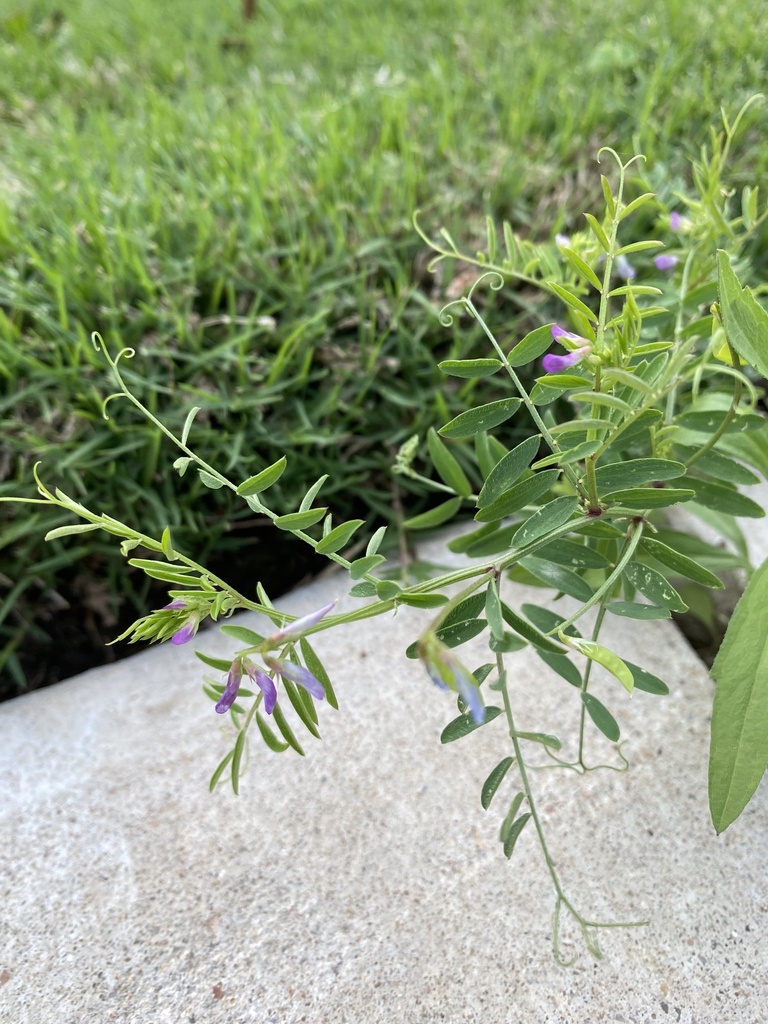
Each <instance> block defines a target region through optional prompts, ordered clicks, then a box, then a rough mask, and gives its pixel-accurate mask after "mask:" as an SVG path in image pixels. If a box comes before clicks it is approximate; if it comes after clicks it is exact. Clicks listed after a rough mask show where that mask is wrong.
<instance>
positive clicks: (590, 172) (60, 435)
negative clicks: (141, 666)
mask: <svg viewBox="0 0 768 1024" xmlns="http://www.w3.org/2000/svg"><path fill="white" fill-rule="evenodd" d="M752 9H753V7H752V5H750V4H748V3H746V2H744V0H739V2H733V3H731V4H729V5H728V12H727V17H725V16H723V7H722V4H721V3H714V2H712V0H696V2H693V0H677V2H674V0H673V2H670V0H664V2H661V0H657V2H650V3H646V4H644V5H642V7H640V8H638V7H637V5H634V4H628V3H623V2H618V0H613V2H611V3H608V2H598V3H594V4H591V5H584V4H583V3H581V2H579V3H576V2H575V0H558V2H557V3H555V2H540V0H537V2H533V0H522V2H519V3H510V2H508V0H484V2H483V3H479V2H471V0H441V2H440V3H437V2H431V0H426V2H425V0H412V2H411V0H400V2H397V0H394V2H390V3H381V4H360V3H353V2H352V0H339V2H337V3H335V4H328V3H326V2H320V0H303V2H300V0H285V2H280V0H274V2H272V3H268V2H266V0H260V2H259V3H258V4H257V7H256V17H255V18H254V19H253V20H252V21H249V22H247V23H246V22H244V21H243V20H242V15H241V5H240V3H239V2H237V0H229V2H225V0H219V2H218V3H211V2H210V0H165V2H163V3H157V2H155V0H125V2H124V3H122V4H120V5H107V4H100V3H95V2H92V0H72V2H71V3H69V4H67V5H60V4H58V3H57V2H56V0H10V6H9V5H8V4H7V3H6V4H5V5H4V6H3V10H2V13H0V431H1V435H2V436H1V437H0V494H11V493H30V494H31V493H32V491H33V488H32V483H31V466H32V464H33V463H34V462H35V461H36V460H38V459H42V460H43V463H44V465H43V474H44V476H45V478H46V479H48V480H49V481H52V482H53V481H54V480H55V482H56V483H58V485H59V486H61V487H62V488H63V489H65V490H67V491H69V492H70V493H72V494H73V495H74V496H76V497H77V496H78V495H86V494H87V496H88V500H89V503H90V504H91V506H92V507H94V508H97V509H101V508H103V509H104V510H105V511H107V512H109V511H110V510H118V511H119V513H120V514H121V515H122V516H123V517H124V518H126V519H127V520H128V521H134V522H136V523H137V524H141V525H142V526H143V527H144V528H145V529H146V530H147V531H148V532H155V533H159V532H160V531H161V530H162V529H163V527H164V526H165V525H167V524H168V522H169V521H170V525H171V526H172V527H174V538H175V539H176V542H177V544H179V545H181V546H184V545H187V546H188V547H189V549H190V550H194V551H195V553H196V554H197V555H199V556H202V557H205V556H206V552H207V551H209V550H211V549H213V548H214V547H215V546H216V545H217V544H219V543H220V541H221V538H222V536H223V535H224V534H225V533H227V532H228V531H231V530H232V528H233V527H235V526H237V525H238V524H240V525H242V520H244V519H246V518H247V517H248V515H250V512H249V510H248V509H247V508H239V507H237V506H235V505H234V504H232V503H231V500H230V497H229V495H227V494H224V493H222V492H221V491H217V492H211V491H206V490H205V488H204V487H203V486H202V485H201V484H200V482H199V481H197V480H195V481H193V480H187V479H185V480H183V481H179V479H178V478H177V477H175V474H174V473H173V472H172V470H171V468H170V467H171V462H172V461H173V459H174V458H175V453H174V452H172V451H171V450H170V449H169V448H168V447H166V446H163V445H161V443H160V438H159V437H158V435H157V433H156V432H155V431H154V430H152V429H149V428H148V426H147V424H145V423H144V422H139V421H138V420H137V418H136V417H135V415H134V414H133V413H132V412H131V410H130V409H129V408H128V407H127V405H124V404H123V403H119V402H115V403H112V404H111V406H110V413H111V416H112V419H111V420H110V421H104V420H103V419H102V416H101V401H102V399H103V397H104V396H105V395H107V394H109V392H110V390H111V385H110V382H109V380H108V377H107V374H106V372H105V366H104V364H103V362H102V361H101V360H100V359H99V358H98V356H97V354H96V353H95V351H94V350H93V348H92V346H91V344H90V340H89V336H90V333H91V331H94V330H98V331H99V332H100V333H101V334H102V335H103V336H104V338H105V339H106V340H107V342H108V343H109V344H110V345H111V347H112V348H113V350H116V349H117V348H119V347H121V346H123V345H130V346H132V347H134V348H135V350H136V358H135V359H134V360H133V363H132V364H131V369H130V374H133V375H134V376H133V378H132V382H133V384H134V385H135V386H136V388H137V390H138V392H139V394H140V395H141V396H142V397H143V398H144V399H145V401H147V403H148V404H149V405H150V407H151V408H153V410H155V411H157V412H158V413H159V414H161V415H162V416H163V417H165V418H167V420H168V423H169V425H170V426H172V427H174V428H175V429H176V430H177V431H178V430H179V429H180V425H181V424H182V423H183V421H184V418H185V416H186V414H187V412H188V410H189V409H190V408H191V407H192V406H193V405H199V406H201V407H202V410H203V411H202V413H201V414H200V416H199V417H198V420H197V421H196V426H195V428H194V431H195V433H194V434H193V438H194V439H195V441H196V444H197V447H198V448H199V449H200V450H201V452H202V453H203V454H204V455H205V457H206V459H207V460H208V461H209V462H212V463H216V464H217V465H220V466H221V468H222V469H225V470H226V471H228V472H234V473H236V474H237V473H239V474H241V475H242V477H243V478H244V477H246V476H249V475H252V474H254V473H256V472H258V471H259V470H260V469H261V468H263V467H264V466H266V465H268V464H270V463H271V462H273V461H275V459H277V458H279V457H280V456H281V455H283V454H287V455H288V456H289V470H288V472H286V474H285V476H284V478H283V479H282V480H281V484H280V486H281V487H282V494H281V500H282V501H283V502H284V505H285V511H290V510H292V509H293V508H294V507H295V505H296V503H297V502H298V500H299V499H300V496H301V494H302V493H303V485H306V484H307V483H308V482H311V481H312V480H314V479H316V478H317V477H318V476H319V475H320V474H321V473H323V472H327V473H329V474H330V476H331V479H330V481H329V482H328V484H327V485H326V487H325V489H324V497H325V500H326V501H330V503H331V505H332V506H333V507H334V508H335V509H336V510H338V512H339V514H340V515H342V516H344V517H347V516H349V515H350V514H351V513H353V512H356V513H360V512H361V510H362V511H363V512H366V511H370V512H372V513H373V514H374V515H376V516H378V517H382V516H383V517H387V516H389V515H391V513H390V508H391V507H392V500H393V499H392V481H391V478H390V476H389V473H388V466H389V464H390V462H391V458H392V453H393V451H394V450H395V449H396V448H397V446H398V445H399V444H400V443H401V442H402V441H403V440H405V439H406V438H407V437H409V436H410V435H411V434H413V433H417V432H418V433H420V434H422V436H423V435H424V434H425V432H426V430H427V428H428V427H429V426H430V425H434V424H437V423H439V422H443V421H444V420H445V419H446V418H447V417H448V416H449V415H453V414H455V413H456V412H458V411H460V410H461V407H462V400H463V397H464V396H465V394H466V392H467V390H471V389H472V388H473V387H475V386H476V385H475V384H473V383H469V384H464V385H462V387H463V388H464V389H465V391H464V392H463V393H462V392H461V391H458V392H457V391H455V390H452V387H453V385H452V386H450V387H449V385H447V384H446V382H445V380H444V379H443V378H442V377H441V376H440V375H439V373H438V371H437V370H436V369H435V363H436V361H437V358H457V357H458V358H461V357H466V356H471V355H477V354H480V353H481V351H482V342H481V339H480V337H479V335H478V333H477V331H476V329H475V328H474V327H472V326H471V325H468V324H460V325H458V326H457V328H456V329H455V330H454V332H453V333H451V332H448V331H446V330H445V329H444V328H442V327H441V326H440V325H439V323H438V322H437V319H436V317H435V316H434V315H433V312H432V308H433V307H435V306H439V305H440V304H441V302H442V301H443V300H444V298H445V292H446V289H447V288H448V287H449V285H450V283H451V282H450V280H449V278H448V277H444V278H443V280H442V282H441V281H440V280H436V279H434V278H433V277H431V276H430V275H428V274H427V273H426V272H425V270H424V263H425V261H424V260H423V258H422V257H423V244H422V243H421V241H420V239H419V238H418V236H417V235H416V233H415V232H414V230H413V226H412V216H413V212H414V210H415V209H417V208H421V209H422V210H423V213H422V223H423V224H424V225H425V226H426V227H427V228H428V229H430V230H432V229H434V228H436V227H437V225H438V224H444V225H446V226H447V227H448V228H449V229H450V230H451V232H452V233H453V234H454V235H455V236H456V237H457V238H459V239H465V240H467V239H469V240H472V239H475V238H477V239H478V240H479V239H480V237H481V226H482V224H483V222H484V219H485V216H486V215H490V216H492V217H494V218H495V219H497V220H501V219H504V218H506V219H509V220H510V221H512V223H513V225H514V226H515V228H516V230H520V231H521V232H523V233H524V234H528V235H530V236H532V237H534V238H551V237H552V235H553V234H554V232H555V231H556V230H569V229H570V228H573V227H576V226H578V225H577V222H576V219H575V218H576V217H577V215H578V214H579V213H580V212H581V209H582V208H584V207H585V208H589V207H590V206H592V205H593V199H596V198H597V189H596V181H597V175H596V172H595V168H594V165H593V160H594V155H595V153H596V151H597V149H598V148H599V147H600V146H602V145H608V144H610V145H611V146H613V147H614V148H615V149H617V150H618V151H619V152H621V153H623V154H624V155H628V154H629V153H630V152H632V151H643V152H645V153H646V155H647V157H648V160H649V165H650V167H651V176H652V180H653V183H654V185H655V187H657V188H658V190H659V191H660V192H661V193H662V195H666V196H669V195H671V194H672V192H673V191H674V190H675V189H678V188H682V187H684V183H685V175H686V173H687V172H686V168H687V163H688V160H689V159H690V158H691V157H694V156H695V155H696V153H697V151H698V148H699V146H700V145H701V144H702V143H703V142H704V141H705V140H706V132H705V129H706V126H707V125H708V124H710V123H711V122H712V121H713V119H715V118H716V116H717V112H718V108H719V106H720V104H721V103H727V105H728V107H729V109H737V108H738V107H739V106H741V104H742V103H743V101H744V100H745V99H747V98H748V96H749V95H750V94H752V93H753V92H755V91H757V90H758V89H759V87H760V85H761V84H762V78H763V61H764V53H765V43H766V33H765V31H764V30H762V29H760V28H759V26H755V25H754V24H753V15H752V14H751V13H750V12H751V10H752ZM761 117H762V118H764V114H761V113H758V114H757V115H756V116H755V117H753V118H752V120H751V124H750V127H749V129H748V134H747V136H746V139H745V140H744V143H743V145H742V158H741V163H740V164H738V165H737V167H736V172H735V178H736V181H737V182H738V181H739V179H740V177H741V178H743V180H744V181H747V180H749V181H753V180H758V179H759V177H760V175H761V174H763V173H764V172H765V167H766V159H767V157H766V151H765V149H764V148H763V147H761V146H759V145H758V144H757V143H758V140H759V138H760V127H761V125H760V118H761ZM763 130H764V120H763ZM448 269H450V268H448ZM542 309H543V307H542V305H541V300H540V298H538V297H536V296H534V295H530V294H527V293H525V292H520V291H517V290H514V289H508V290H507V291H506V292H505V293H504V296H503V298H502V299H501V300H499V301H498V303H497V308H496V310H495V312H494V311H488V318H489V323H490V325H491V326H492V327H493V328H494V329H495V330H498V331H499V332H500V334H501V335H502V336H505V335H507V336H510V337H512V336H513V335H514V334H515V333H517V332H519V330H521V329H522V324H521V323H520V320H521V318H523V317H527V318H528V319H531V318H532V317H533V318H534V319H535V318H536V317H537V316H540V315H541V314H542ZM454 383H455V382H454ZM483 387H485V385H483ZM494 397H499V396H498V395H496V394H493V393H489V396H488V400H491V399H492V398H494ZM403 486H408V485H407V484H403ZM418 507H419V505H418V501H416V502H415V504H413V505H412V506H410V507H409V510H411V511H414V510H418ZM1 508H2V512H0V515H2V517H3V520H2V534H1V535H0V549H2V552H3V562H2V574H1V575H0V652H2V653H0V674H3V673H6V674H7V676H8V677H9V678H13V679H14V681H15V683H16V684H18V685H19V686H23V685H24V672H23V669H22V664H21V662H20V661H19V659H18V656H17V651H18V649H19V648H20V646H21V645H23V644H24V643H26V642H27V641H28V640H29V637H30V636H33V637H35V638H36V640H37V642H39V643H41V644H42V643H43V642H44V640H45V629H44V628H43V627H42V626H41V625H40V623H39V622H38V623H37V624H35V619H36V614H37V611H38V609H39V607H40V606H41V603H43V604H44V603H46V602H49V598H50V588H51V587H52V586H53V582H54V579H56V578H57V575H58V576H59V577H60V575H61V574H62V572H65V573H66V572H67V571H70V569H71V570H72V571H73V572H74V571H75V568H74V567H78V570H79V569H81V568H82V562H83V560H84V559H86V560H88V565H89V572H90V573H91V574H92V575H93V576H94V578H96V577H102V578H104V579H106V582H107V586H106V592H105V598H104V600H105V601H107V602H110V601H111V602H113V603H117V602H118V601H128V602H129V603H130V602H132V603H133V604H134V605H135V606H136V607H137V608H138V607H140V605H141V602H142V601H143V600H144V593H143V591H142V590H141V589H140V585H139V583H138V582H137V581H134V580H133V579H132V578H131V577H129V576H127V575H126V571H125V568H124V566H123V561H122V559H121V558H120V556H119V554H116V552H115V551H114V549H113V546H112V545H111V544H110V543H109V542H107V541H106V540H105V541H99V540H98V539H95V535H94V534H88V535H86V541H87V543H86V542H83V543H81V544H75V543H72V542H70V543H66V542H62V541H56V542H53V543H52V544H50V545H44V544H43V543H42V541H41V537H42V533H43V532H44V530H45V529H46V528H52V527H53V526H55V525H60V524H59V523H58V522H57V521H55V520H53V519H52V518H50V517H48V518H46V519H45V521H43V519H42V517H41V516H38V515H34V514H33V515H30V514H28V513H27V512H26V511H24V512H19V511H18V510H16V511H14V509H13V508H12V507H11V506H9V505H3V506H1ZM232 536H234V537H235V538H236V537H238V536H245V534H237V533H235V534H233V535H232ZM230 540H231V538H230ZM230 546H231V547H233V549H234V551H235V552H236V550H237V543H233V544H231V545H230ZM254 582H255V581H254ZM46 595H48V597H46Z"/></svg>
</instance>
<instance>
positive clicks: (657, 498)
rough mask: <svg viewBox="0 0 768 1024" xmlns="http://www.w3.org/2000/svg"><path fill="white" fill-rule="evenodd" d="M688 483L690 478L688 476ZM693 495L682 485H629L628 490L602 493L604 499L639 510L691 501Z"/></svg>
mask: <svg viewBox="0 0 768 1024" xmlns="http://www.w3.org/2000/svg"><path fill="white" fill-rule="evenodd" d="M686 483H688V478H686ZM692 497H693V491H692V490H690V489H684V488H681V487H629V488H627V490H623V491H611V493H610V494H603V495H602V498H603V500H604V501H608V502H611V503H612V504H615V505H623V506H624V508H631V509H637V510H638V511H642V510H644V509H648V508H666V507H667V506H668V505H677V504H679V503H680V502H681V501H690V500H691V498H692Z"/></svg>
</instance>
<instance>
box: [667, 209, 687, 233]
mask: <svg viewBox="0 0 768 1024" xmlns="http://www.w3.org/2000/svg"><path fill="white" fill-rule="evenodd" d="M684 223H685V218H684V217H683V215H682V214H681V213H678V212H677V210H673V211H672V213H670V215H669V226H670V228H671V229H672V230H673V231H680V229H681V228H682V227H683V226H684Z"/></svg>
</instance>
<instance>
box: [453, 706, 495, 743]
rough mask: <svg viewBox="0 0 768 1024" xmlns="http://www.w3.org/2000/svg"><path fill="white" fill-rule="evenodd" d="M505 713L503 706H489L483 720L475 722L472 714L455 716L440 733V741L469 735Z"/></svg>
mask: <svg viewBox="0 0 768 1024" xmlns="http://www.w3.org/2000/svg"><path fill="white" fill-rule="evenodd" d="M503 714H504V712H503V711H502V710H501V708H494V707H487V708H486V709H485V718H484V719H483V721H482V722H475V720H474V719H473V718H472V716H471V715H459V717H458V718H454V720H453V721H452V722H449V723H448V725H446V727H445V728H444V729H443V731H442V732H441V733H440V742H441V743H453V741H454V740H460V739H463V737H464V736H469V734H470V733H471V732H474V731H475V730H476V729H480V728H482V727H483V726H484V725H487V724H488V722H492V721H493V720H494V718H498V717H499V715H503Z"/></svg>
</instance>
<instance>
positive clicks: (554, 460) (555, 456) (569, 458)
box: [532, 438, 603, 469]
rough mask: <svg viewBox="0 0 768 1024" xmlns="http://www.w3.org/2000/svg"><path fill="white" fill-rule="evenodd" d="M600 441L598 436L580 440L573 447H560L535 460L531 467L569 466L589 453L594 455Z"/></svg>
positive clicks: (600, 443)
mask: <svg viewBox="0 0 768 1024" xmlns="http://www.w3.org/2000/svg"><path fill="white" fill-rule="evenodd" d="M577 440H578V439H577ZM602 443H603V442H602V441H601V440H600V439H599V438H595V440H593V441H581V442H579V443H578V444H575V445H574V446H573V448H562V449H561V450H560V451H559V452H552V454H551V455H546V456H545V457H544V458H543V459H539V460H538V462H535V463H534V464H533V467H532V468H533V469H543V468H544V466H552V465H558V466H569V465H570V464H571V463H572V462H578V461H579V460H580V459H586V458H587V457H588V456H589V455H594V453H595V452H596V451H597V450H598V448H600V446H601V445H602Z"/></svg>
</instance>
